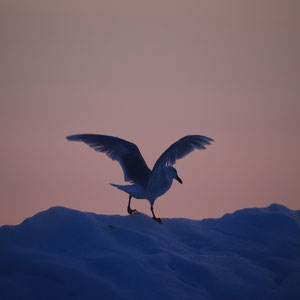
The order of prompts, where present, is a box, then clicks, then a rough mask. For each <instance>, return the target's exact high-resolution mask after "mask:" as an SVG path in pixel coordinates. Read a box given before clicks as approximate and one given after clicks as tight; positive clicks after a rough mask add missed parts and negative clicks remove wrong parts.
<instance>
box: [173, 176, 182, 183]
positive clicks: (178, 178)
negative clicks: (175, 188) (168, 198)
mask: <svg viewBox="0 0 300 300" xmlns="http://www.w3.org/2000/svg"><path fill="white" fill-rule="evenodd" d="M175 179H176V180H177V181H178V182H179V183H180V184H182V180H181V178H180V177H179V176H178V175H177V176H176V177H175Z"/></svg>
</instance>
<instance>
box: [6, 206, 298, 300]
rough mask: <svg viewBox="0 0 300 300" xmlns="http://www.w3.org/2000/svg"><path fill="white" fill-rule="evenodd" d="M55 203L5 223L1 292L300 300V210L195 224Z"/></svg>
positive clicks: (257, 211) (252, 211)
mask: <svg viewBox="0 0 300 300" xmlns="http://www.w3.org/2000/svg"><path fill="white" fill-rule="evenodd" d="M163 222H164V223H163V224H162V225H161V224H159V223H158V222H156V221H154V220H152V219H151V218H150V217H149V216H147V215H144V214H142V213H136V214H134V215H130V216H119V215H97V214H94V213H86V212H80V211H76V210H73V209H69V208H65V207H53V208H50V209H48V210H46V211H43V212H40V213H38V214H36V215H35V216H33V217H31V218H28V219H26V220H25V221H24V222H23V223H21V224H20V225H16V226H2V227H0V299H1V300H6V299H7V300H8V299H18V300H20V299H22V300H24V299H25V300H26V299H30V300H34V299H38V300H40V299H55V300H60V299H97V300H99V299H104V300H105V299H118V300H120V299H126V300H127V299H139V300H140V299H142V300H146V299H151V300H153V299H164V300H165V299H180V300H183V299H193V300H194V299H218V300H219V299H222V300H224V299H225V300H226V299H230V300H233V299H243V300H245V299H251V300H252V299H268V300H276V299H278V300H279V299H280V300H282V299H285V300H293V299H295V300H296V299H300V210H298V211H295V210H290V209H288V208H286V207H284V206H282V205H278V204H272V205H271V206H269V207H266V208H249V209H242V210H238V211H236V212H234V213H232V214H226V215H224V216H223V217H222V218H219V219H204V220H202V221H195V220H189V219H167V218H164V219H163Z"/></svg>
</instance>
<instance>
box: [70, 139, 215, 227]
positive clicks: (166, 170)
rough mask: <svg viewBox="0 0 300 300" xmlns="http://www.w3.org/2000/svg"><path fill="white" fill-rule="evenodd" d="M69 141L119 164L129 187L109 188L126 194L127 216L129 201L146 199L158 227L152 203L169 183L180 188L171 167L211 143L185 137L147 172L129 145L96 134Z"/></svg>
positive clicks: (133, 148) (137, 152)
mask: <svg viewBox="0 0 300 300" xmlns="http://www.w3.org/2000/svg"><path fill="white" fill-rule="evenodd" d="M66 138H67V140H69V141H78V142H84V143H86V144H88V145H89V146H90V147H91V148H93V149H94V150H96V151H98V152H103V153H106V155H107V156H108V157H110V158H111V159H112V160H116V161H118V162H119V163H120V165H121V167H122V169H123V172H124V180H125V181H128V182H131V183H132V184H130V185H118V184H112V183H111V185H112V186H114V187H116V188H118V189H120V190H122V191H124V192H126V193H127V194H129V201H128V206H127V212H128V213H129V214H132V213H134V212H136V209H131V207H130V204H131V199H132V197H133V198H136V199H147V200H148V201H149V202H150V209H151V212H152V215H153V219H154V220H156V221H157V222H159V223H161V224H162V221H161V219H160V218H157V217H156V216H155V214H154V209H153V205H154V202H155V200H156V199H157V198H158V197H160V196H162V195H163V194H164V193H166V192H167V191H168V190H169V189H170V187H171V186H172V183H173V179H176V180H177V181H178V182H179V183H181V184H182V180H181V179H180V177H179V176H178V174H177V170H176V169H175V168H174V167H173V165H174V164H175V163H176V160H178V159H181V158H183V157H184V156H186V155H187V154H189V153H190V152H192V151H194V149H200V150H202V149H206V146H208V145H211V142H213V141H214V140H213V139H212V138H209V137H206V136H202V135H188V136H185V137H183V138H181V139H179V140H178V141H177V142H175V143H173V144H172V145H171V146H170V147H169V148H168V149H167V150H166V151H165V152H163V154H162V155H161V156H160V157H159V158H158V160H157V161H156V163H155V164H154V167H153V169H152V170H150V169H149V168H148V166H147V164H146V162H145V160H144V158H143V156H142V155H141V152H140V150H139V148H138V147H137V146H136V145H135V144H134V143H131V142H128V141H126V140H123V139H120V138H118V137H113V136H108V135H100V134H76V135H70V136H67V137H66Z"/></svg>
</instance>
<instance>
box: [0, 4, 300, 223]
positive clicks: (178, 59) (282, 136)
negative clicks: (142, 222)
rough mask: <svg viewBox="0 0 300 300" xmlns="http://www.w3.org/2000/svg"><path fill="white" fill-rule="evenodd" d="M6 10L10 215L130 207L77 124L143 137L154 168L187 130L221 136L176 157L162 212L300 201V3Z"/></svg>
mask: <svg viewBox="0 0 300 300" xmlns="http://www.w3.org/2000/svg"><path fill="white" fill-rule="evenodd" d="M0 6H1V7H0V23H1V24H0V35H1V50H0V51H1V56H0V57H1V83H0V84H1V100H0V101H1V102H0V105H1V106H0V108H1V110H0V114H1V117H0V125H1V126H0V131H1V137H2V138H1V140H2V142H1V148H0V153H1V170H0V185H1V189H0V190H1V199H0V224H16V223H19V222H21V221H22V220H23V219H24V218H26V217H29V216H31V215H33V214H35V213H37V212H38V211H41V210H45V209H47V208H49V207H51V206H56V205H61V206H67V207H70V208H74V209H79V210H83V211H91V212H95V213H103V214H123V215H125V214H126V206H127V195H126V194H124V193H122V192H121V191H119V190H117V189H115V188H113V187H111V186H110V185H109V182H112V183H119V184H123V174H122V170H121V168H120V167H119V165H118V163H117V162H113V161H111V160H110V159H109V158H107V157H106V156H105V155H104V154H100V153H97V152H94V151H92V150H91V149H90V148H89V147H87V146H86V145H84V144H80V143H71V142H67V141H66V140H65V136H66V135H70V134H76V133H99V134H107V135H114V136H118V137H121V138H124V139H127V140H129V141H132V142H135V143H136V144H137V145H138V146H139V148H140V151H141V152H142V154H143V156H144V158H145V160H146V162H147V163H148V165H149V167H150V168H152V166H153V164H154V163H155V161H156V159H157V158H158V157H159V155H160V154H161V153H162V152H163V151H164V150H165V149H166V148H167V147H168V146H169V145H170V144H171V143H173V142H174V141H176V140H177V139H179V138H181V137H182V136H184V135H187V134H201V135H207V136H209V137H212V138H214V139H215V140H216V142H215V143H214V145H213V146H211V147H209V149H208V150H206V151H197V152H193V153H192V154H190V155H189V156H187V157H186V158H184V159H182V160H180V161H178V163H177V164H176V165H175V167H176V168H177V170H178V173H179V175H180V177H181V178H182V179H183V185H180V184H178V183H177V182H176V181H175V182H174V185H173V187H172V189H171V190H170V191H169V192H168V193H167V194H165V195H163V196H162V197H161V198H159V199H157V201H156V202H155V211H156V215H157V216H159V217H162V218H164V217H185V218H192V219H202V218H208V217H220V216H221V215H223V214H224V213H228V212H232V211H234V210H236V209H240V208H245V207H254V206H259V207H261V206H267V205H269V204H271V203H273V202H276V203H281V204H283V205H286V206H288V207H289V208H292V209H300V201H299V195H300V184H299V175H300V163H299V153H300V142H299V129H300V124H299V116H300V103H299V95H300V91H299V78H300V74H299V73H300V72H299V67H300V64H299V60H300V58H299V53H300V43H299V36H300V13H299V12H300V5H299V1H292V0H291V1H289V0H281V1H276V0H269V1H264V0H251V1H250V0H249V1H247V0H244V1H242V0H239V1H238V0H236V1H233V0H230V1H221V0H219V1H211V0H207V1H201V0H195V1H189V0H185V1H183V0H182V1H175V0H168V1H164V0H163V1H161V0H159V1H158V0H157V1H140V0H139V1H138V0H136V1H127V0H125V1H123V0H118V1H111V0H108V1H27V0H25V1H12V0H4V1H1V4H0ZM132 208H137V209H138V210H140V211H142V212H144V213H148V214H150V210H149V203H148V202H147V201H143V200H133V203H132Z"/></svg>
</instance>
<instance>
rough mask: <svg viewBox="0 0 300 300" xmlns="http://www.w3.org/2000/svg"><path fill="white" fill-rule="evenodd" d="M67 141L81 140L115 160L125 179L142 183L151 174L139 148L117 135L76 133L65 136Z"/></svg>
mask: <svg viewBox="0 0 300 300" xmlns="http://www.w3.org/2000/svg"><path fill="white" fill-rule="evenodd" d="M66 138H67V140H69V141H81V142H84V143H86V144H88V145H89V146H90V147H91V148H93V149H95V150H96V151H98V152H103V153H106V155H107V156H108V157H110V158H111V159H112V160H117V161H118V162H119V163H120V165H121V167H122V169H123V172H124V179H125V181H130V182H132V183H139V184H144V183H145V182H146V181H147V179H148V177H149V176H150V174H151V170H150V169H149V168H148V166H147V164H146V162H145V160H144V158H143V156H142V155H141V152H140V150H139V148H138V147H137V146H136V145H135V144H134V143H131V142H128V141H125V140H123V139H120V138H118V137H113V136H108V135H100V134H76V135H70V136H67V137H66Z"/></svg>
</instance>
